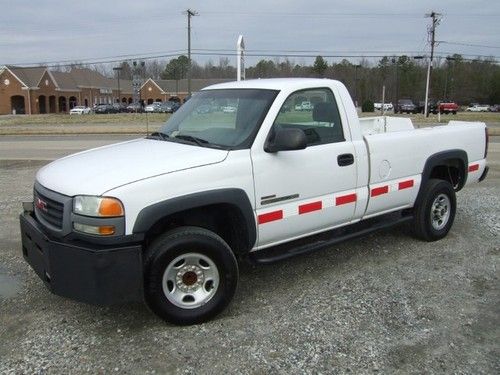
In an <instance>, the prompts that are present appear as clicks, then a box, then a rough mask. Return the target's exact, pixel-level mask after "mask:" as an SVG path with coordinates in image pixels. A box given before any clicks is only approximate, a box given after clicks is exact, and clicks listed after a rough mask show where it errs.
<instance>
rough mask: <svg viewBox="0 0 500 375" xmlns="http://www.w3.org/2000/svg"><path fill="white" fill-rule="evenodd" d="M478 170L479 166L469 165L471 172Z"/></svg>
mask: <svg viewBox="0 0 500 375" xmlns="http://www.w3.org/2000/svg"><path fill="white" fill-rule="evenodd" d="M478 169H479V164H472V165H469V172H474V171H477V170H478Z"/></svg>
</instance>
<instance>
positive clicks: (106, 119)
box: [0, 113, 170, 127]
mask: <svg viewBox="0 0 500 375" xmlns="http://www.w3.org/2000/svg"><path fill="white" fill-rule="evenodd" d="M169 117H170V114H169V113H167V114H165V113H148V114H146V113H116V114H103V115H96V114H90V115H67V114H58V115H56V114H53V115H16V116H14V115H8V116H1V117H0V127H1V126H16V125H21V126H22V125H66V124H68V125H69V124H78V125H82V124H136V123H146V121H149V122H150V123H163V122H165V121H166V120H167V119H168V118H169Z"/></svg>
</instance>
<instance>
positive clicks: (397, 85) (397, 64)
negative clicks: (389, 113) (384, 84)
mask: <svg viewBox="0 0 500 375" xmlns="http://www.w3.org/2000/svg"><path fill="white" fill-rule="evenodd" d="M392 63H393V64H394V66H395V68H396V90H394V91H395V94H396V98H395V100H394V105H397V104H398V100H399V61H398V59H396V58H393V59H392Z"/></svg>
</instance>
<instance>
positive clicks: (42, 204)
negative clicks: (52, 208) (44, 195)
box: [35, 197, 47, 212]
mask: <svg viewBox="0 0 500 375" xmlns="http://www.w3.org/2000/svg"><path fill="white" fill-rule="evenodd" d="M35 206H36V208H38V209H39V210H41V211H45V212H47V202H45V201H43V200H41V199H40V198H38V197H37V198H36V201H35Z"/></svg>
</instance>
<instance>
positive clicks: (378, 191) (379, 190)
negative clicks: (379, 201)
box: [371, 186, 389, 197]
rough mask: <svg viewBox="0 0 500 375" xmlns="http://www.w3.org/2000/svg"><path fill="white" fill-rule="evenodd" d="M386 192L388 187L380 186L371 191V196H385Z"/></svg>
mask: <svg viewBox="0 0 500 375" xmlns="http://www.w3.org/2000/svg"><path fill="white" fill-rule="evenodd" d="M388 192H389V186H380V187H378V188H373V189H372V192H371V196H372V197H376V196H377V195H382V194H387V193H388Z"/></svg>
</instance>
